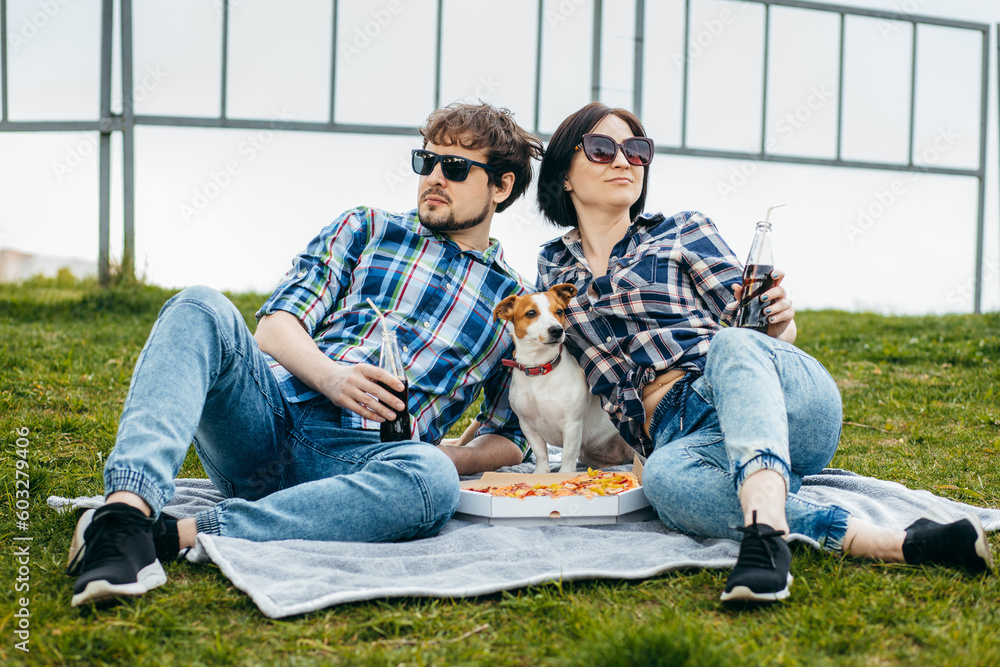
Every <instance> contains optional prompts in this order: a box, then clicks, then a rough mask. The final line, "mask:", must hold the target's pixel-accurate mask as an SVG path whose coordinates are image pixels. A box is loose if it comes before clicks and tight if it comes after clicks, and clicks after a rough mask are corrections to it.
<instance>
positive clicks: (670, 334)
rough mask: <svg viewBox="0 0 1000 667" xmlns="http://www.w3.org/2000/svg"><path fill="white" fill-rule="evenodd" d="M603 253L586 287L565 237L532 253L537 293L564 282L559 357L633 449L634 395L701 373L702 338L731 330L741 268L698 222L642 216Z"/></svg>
mask: <svg viewBox="0 0 1000 667" xmlns="http://www.w3.org/2000/svg"><path fill="white" fill-rule="evenodd" d="M640 221H642V222H644V223H648V222H652V224H651V225H650V226H641V225H640V224H633V225H632V226H631V227H630V228H629V230H628V232H627V233H626V234H625V238H623V239H622V240H621V241H619V242H618V244H617V245H615V247H614V249H613V250H612V251H611V258H610V261H609V263H608V272H607V274H605V275H604V276H601V277H599V278H596V279H595V278H594V277H593V274H592V273H591V271H590V268H589V265H588V264H587V259H586V257H585V256H584V253H583V246H582V244H581V241H580V231H579V230H578V229H573V230H571V231H569V232H568V233H567V234H565V235H563V236H562V237H561V238H557V239H553V240H552V241H550V242H549V243H547V244H545V245H544V246H543V247H542V251H541V253H540V254H539V256H538V283H537V288H538V289H539V290H546V289H548V288H550V287H552V286H553V285H558V284H561V283H571V284H572V285H574V286H575V287H576V289H577V291H578V294H577V296H576V297H575V298H574V299H573V300H572V303H571V304H570V308H569V311H568V315H567V319H568V333H569V348H570V349H571V351H572V352H573V353H574V354H575V355H576V357H577V358H578V359H579V360H580V365H581V366H583V370H584V372H585V373H586V374H587V381H588V382H589V383H590V387H591V391H592V392H593V393H595V394H597V395H598V396H600V397H601V398H602V402H603V403H604V407H605V410H607V411H608V413H609V414H610V415H611V418H612V419H613V420H614V422H615V423H616V424H617V425H618V428H619V431H621V433H622V435H623V436H624V437H625V438H626V439H627V440H628V441H629V442H631V443H632V444H633V445H637V444H638V443H640V442H641V441H642V440H643V439H644V433H643V430H642V425H643V424H644V423H645V417H646V415H645V410H644V409H643V405H642V388H643V386H645V385H646V384H647V383H649V382H650V381H651V380H652V379H653V378H654V377H655V376H656V375H657V374H658V373H661V372H663V371H666V370H669V369H672V368H678V369H683V370H689V371H699V372H700V371H701V370H703V369H704V366H705V355H706V354H707V352H708V345H709V342H710V341H711V340H712V336H713V335H714V334H715V332H716V331H718V330H719V328H720V326H721V323H724V324H726V325H728V324H730V323H731V322H732V317H733V314H734V311H735V307H736V303H735V300H734V299H733V290H732V287H733V285H734V284H738V283H739V282H740V280H741V279H742V273H743V272H742V268H741V265H740V263H739V261H738V260H737V259H736V257H735V255H733V252H732V250H730V248H729V246H728V245H726V242H725V241H723V240H722V237H721V236H719V231H718V230H717V229H716V227H715V224H714V223H712V221H711V220H709V219H708V218H706V217H705V216H704V215H702V214H701V213H696V212H684V213H678V214H677V215H675V216H673V217H670V218H666V217H664V216H662V215H659V214H657V215H649V214H646V215H643V216H641V217H640Z"/></svg>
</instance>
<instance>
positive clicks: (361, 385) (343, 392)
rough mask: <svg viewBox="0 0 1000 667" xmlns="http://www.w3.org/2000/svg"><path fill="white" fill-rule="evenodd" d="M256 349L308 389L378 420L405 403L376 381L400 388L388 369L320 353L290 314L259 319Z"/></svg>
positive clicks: (279, 312) (275, 314) (283, 313)
mask: <svg viewBox="0 0 1000 667" xmlns="http://www.w3.org/2000/svg"><path fill="white" fill-rule="evenodd" d="M254 338H256V339H257V344H258V345H259V346H260V349H261V350H262V351H264V352H267V353H268V354H270V355H271V356H272V357H274V359H275V360H276V361H277V362H278V363H279V364H281V365H282V366H284V367H285V369H286V370H287V371H288V372H289V373H291V374H292V375H294V376H295V377H297V378H298V379H299V380H301V381H302V382H304V383H305V384H306V386H308V387H309V388H310V389H315V390H316V391H318V392H319V393H321V394H323V395H324V396H326V397H327V398H329V399H330V400H331V401H333V403H334V404H335V405H339V406H340V407H342V408H344V409H346V410H350V411H351V412H356V413H358V414H359V415H361V416H362V417H367V418H368V419H372V420H375V421H378V422H382V421H386V420H389V419H395V417H396V413H395V412H394V410H404V409H406V406H405V405H403V402H402V401H400V400H399V399H398V398H396V397H395V396H393V395H392V394H390V393H389V392H388V391H387V390H386V389H385V388H383V387H381V386H379V384H378V382H384V383H385V384H386V386H389V387H393V388H395V389H396V390H397V391H402V390H403V384H402V383H401V382H400V381H399V380H397V379H396V378H395V376H393V375H392V374H391V373H389V372H388V371H384V370H382V369H381V368H376V367H375V366H371V365H369V364H339V363H337V362H336V361H334V360H333V359H331V358H330V357H328V356H326V355H325V354H323V353H322V352H321V351H320V349H319V347H317V345H316V341H314V340H313V339H312V336H310V335H309V334H308V333H307V332H306V330H305V327H304V326H303V324H302V323H301V322H300V321H299V320H298V318H296V317H295V316H294V315H292V314H290V313H286V312H284V311H278V312H276V313H272V314H270V315H267V316H266V317H263V318H261V320H260V322H259V323H258V324H257V332H256V333H255V334H254Z"/></svg>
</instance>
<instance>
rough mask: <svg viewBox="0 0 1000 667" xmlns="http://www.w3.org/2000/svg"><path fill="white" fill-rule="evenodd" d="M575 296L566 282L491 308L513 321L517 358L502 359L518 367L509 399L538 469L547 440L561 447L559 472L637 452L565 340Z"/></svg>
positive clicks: (622, 459) (545, 465)
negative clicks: (592, 387) (613, 418)
mask: <svg viewBox="0 0 1000 667" xmlns="http://www.w3.org/2000/svg"><path fill="white" fill-rule="evenodd" d="M574 296H576V288H575V287H574V286H573V285H570V284H568V283H567V284H563V285H556V286H554V287H552V288H551V289H549V291H547V292H536V293H534V294H528V295H526V296H517V295H513V296H509V297H507V298H506V299H504V300H503V301H501V302H500V303H498V304H497V305H496V307H495V308H494V309H493V317H494V319H497V320H504V321H506V322H509V323H511V324H512V325H513V326H514V336H513V337H514V359H513V360H510V359H504V360H503V364H504V365H506V366H511V367H512V368H514V369H515V370H514V371H513V378H512V379H511V384H510V404H511V407H512V408H513V409H514V412H515V413H516V414H517V416H518V419H519V420H520V422H521V430H522V431H524V435H525V437H526V438H527V439H528V444H529V445H530V446H531V451H532V452H534V454H535V472H536V473H544V472H549V453H548V448H547V447H546V446H545V445H546V443H548V444H550V445H553V446H554V447H562V450H563V456H562V465H561V466H560V468H559V472H574V471H576V462H577V459H580V460H581V461H583V462H584V463H585V464H587V465H589V466H592V467H605V466H612V465H619V464H622V463H628V462H630V461H632V460H633V456H634V455H635V450H633V449H632V448H631V447H630V446H629V445H628V443H627V442H625V439H624V438H622V437H621V435H620V434H619V433H618V430H617V429H616V428H615V427H614V424H612V423H611V418H610V417H609V416H608V413H606V412H605V411H604V410H603V409H602V408H601V399H600V398H598V397H597V396H595V395H594V394H591V393H590V389H589V387H588V385H587V378H586V376H585V375H584V373H583V369H582V368H580V364H579V363H577V361H576V359H574V358H573V355H572V354H570V353H569V352H568V351H567V350H566V349H565V347H564V345H563V343H564V342H565V340H566V328H565V325H566V316H565V313H566V309H567V308H568V307H569V301H570V299H572V298H573V297H574Z"/></svg>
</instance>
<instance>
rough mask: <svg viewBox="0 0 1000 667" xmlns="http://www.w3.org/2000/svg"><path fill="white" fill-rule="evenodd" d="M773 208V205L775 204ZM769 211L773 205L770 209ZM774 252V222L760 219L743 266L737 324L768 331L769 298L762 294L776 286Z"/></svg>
mask: <svg viewBox="0 0 1000 667" xmlns="http://www.w3.org/2000/svg"><path fill="white" fill-rule="evenodd" d="M772 208H773V207H772ZM768 214H769V215H770V209H768ZM773 271H774V255H773V253H772V251H771V223H770V222H768V221H767V220H763V221H761V222H758V223H757V231H756V232H755V233H754V237H753V244H752V245H751V246H750V254H749V255H748V256H747V263H746V268H744V269H743V297H742V298H741V299H740V305H739V308H738V309H737V311H736V326H738V327H746V328H748V329H754V330H755V331H760V332H761V333H767V315H765V314H764V309H765V308H766V307H767V305H768V304H767V303H766V302H761V300H760V297H761V295H762V294H764V292H766V291H767V290H769V289H771V288H772V287H774V278H772V277H771V273H772V272H773Z"/></svg>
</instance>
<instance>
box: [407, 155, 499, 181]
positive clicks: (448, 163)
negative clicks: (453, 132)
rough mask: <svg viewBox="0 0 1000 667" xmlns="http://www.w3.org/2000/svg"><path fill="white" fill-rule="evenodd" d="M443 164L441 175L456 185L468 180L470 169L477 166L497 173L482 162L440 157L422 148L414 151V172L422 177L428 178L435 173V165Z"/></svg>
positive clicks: (455, 157) (447, 156)
mask: <svg viewBox="0 0 1000 667" xmlns="http://www.w3.org/2000/svg"><path fill="white" fill-rule="evenodd" d="M438 162H440V163H441V173H442V174H444V177H445V178H447V179H448V180H449V181H455V182H456V183H461V182H462V181H464V180H465V179H466V178H468V177H469V169H471V168H472V167H473V165H475V166H476V167H482V168H483V169H485V170H486V171H494V172H495V171H497V169H494V168H493V167H491V166H490V165H488V164H483V163H482V162H476V161H475V160H470V159H469V158H464V157H459V156H457V155H438V154H437V153H432V152H431V151H425V150H423V149H421V148H415V149H413V171H415V172H417V173H418V174H420V175H421V176H428V175H430V173H431V172H432V171H434V167H435V165H437V163H438Z"/></svg>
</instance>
